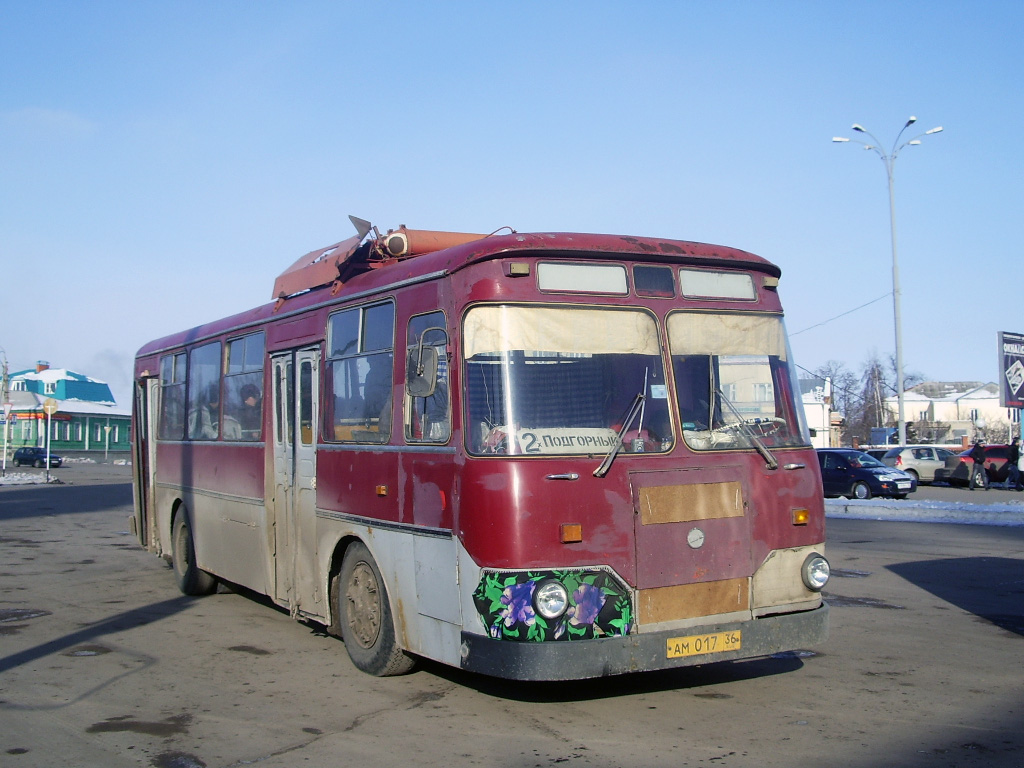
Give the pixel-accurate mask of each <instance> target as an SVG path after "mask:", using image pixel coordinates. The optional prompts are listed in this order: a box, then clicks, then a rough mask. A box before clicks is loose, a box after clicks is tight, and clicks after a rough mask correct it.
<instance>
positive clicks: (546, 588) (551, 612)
mask: <svg viewBox="0 0 1024 768" xmlns="http://www.w3.org/2000/svg"><path fill="white" fill-rule="evenodd" d="M568 607H569V593H568V591H566V589H565V585H564V584H562V582H560V581H556V580H555V579H549V580H547V581H542V582H541V583H540V584H538V585H537V589H536V590H534V593H533V609H534V610H535V611H536V612H537V613H538V615H540V616H541V617H542V618H544V619H547V620H549V621H550V620H551V619H557V618H558V617H559V616H561V615H562V614H563V613H565V610H566V609H567V608H568Z"/></svg>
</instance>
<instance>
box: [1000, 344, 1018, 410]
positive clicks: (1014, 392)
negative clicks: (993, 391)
mask: <svg viewBox="0 0 1024 768" xmlns="http://www.w3.org/2000/svg"><path fill="white" fill-rule="evenodd" d="M999 370H1000V371H1001V372H1002V376H1000V377H999V404H1000V405H1001V406H1002V407H1003V408H1024V334H1020V333H1009V332H1007V331H1000V332H999Z"/></svg>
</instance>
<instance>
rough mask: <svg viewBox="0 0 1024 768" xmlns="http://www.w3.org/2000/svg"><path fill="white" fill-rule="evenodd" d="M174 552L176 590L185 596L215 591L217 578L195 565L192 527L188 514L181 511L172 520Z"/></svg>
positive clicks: (172, 557)
mask: <svg viewBox="0 0 1024 768" xmlns="http://www.w3.org/2000/svg"><path fill="white" fill-rule="evenodd" d="M173 546H174V552H173V554H172V556H171V564H172V565H173V566H174V577H175V578H176V579H177V581H178V589H180V590H181V591H182V593H183V594H186V595H194V596H198V595H209V594H212V593H213V592H214V591H216V589H217V577H216V576H214V575H213V574H212V573H207V572H206V571H204V570H202V569H201V568H200V567H199V566H198V565H196V547H195V542H194V541H193V539H192V526H191V525H189V521H188V513H187V512H186V511H185V510H184V509H181V510H180V511H179V512H178V514H177V516H176V517H175V518H174V536H173Z"/></svg>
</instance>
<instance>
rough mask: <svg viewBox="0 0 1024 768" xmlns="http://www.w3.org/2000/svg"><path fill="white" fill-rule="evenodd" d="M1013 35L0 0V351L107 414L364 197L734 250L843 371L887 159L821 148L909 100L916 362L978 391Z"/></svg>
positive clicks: (368, 205) (869, 265)
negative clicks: (757, 268) (109, 403)
mask: <svg viewBox="0 0 1024 768" xmlns="http://www.w3.org/2000/svg"><path fill="white" fill-rule="evenodd" d="M1022 38H1024V3H1020V2H984V1H982V2H972V3H964V2H943V1H941V0H940V1H938V2H930V3H916V2H913V3H911V2H908V3H891V2H860V3H854V4H850V3H834V2H715V3H704V2H700V3H698V2H642V1H637V2H630V3H623V2H585V3H584V2H560V3H550V2H516V3H511V2H504V3H502V2H494V3H481V2H454V3H444V2H439V3H422V2H409V3H406V2H390V3H373V2H358V3H349V2H287V3H284V2H269V1H267V2H253V1H252V0H245V1H244V2H242V1H220V2H188V1H182V0H178V1H176V2H146V1H144V0H143V1H140V2H128V1H127V0H126V1H124V2H46V1H45V0H39V1H38V2H28V1H24V2H23V1H18V2H13V1H12V0H0V264H2V274H0V278H2V285H3V286H4V295H3V299H2V301H0V347H2V348H3V349H5V350H6V353H7V357H8V359H9V361H10V364H11V368H12V370H18V369H20V368H26V367H30V366H31V365H33V364H34V363H35V361H36V360H38V359H45V360H48V361H49V362H50V363H51V364H52V365H53V366H55V367H67V368H71V369H72V370H76V371H79V372H82V373H86V374H89V375H93V376H96V377H98V378H102V379H105V380H106V381H108V382H109V383H110V384H111V385H112V387H113V389H114V392H115V395H116V396H117V397H118V399H119V401H120V402H122V403H123V404H128V399H127V395H128V391H129V381H130V366H131V358H132V356H133V354H134V352H135V350H136V349H137V348H138V347H139V346H141V345H142V344H143V343H145V342H147V341H149V340H150V339H153V338H156V337H159V336H162V335H165V334H167V333H171V332H174V331H178V330H183V329H185V328H188V327H191V326H194V325H197V324H199V323H202V322H206V321H208V320H212V319H215V318H217V317H221V316H224V315H227V314H231V313H234V312H237V311H241V310H243V309H247V308H249V307H252V306H256V305H258V304H262V303H265V302H266V301H268V300H269V298H270V293H271V287H272V284H273V281H274V278H275V276H276V275H277V274H278V273H279V272H281V271H282V270H283V269H284V268H285V267H287V266H288V265H289V264H290V263H291V262H292V261H294V259H296V258H297V257H298V256H300V255H301V254H303V253H305V252H307V251H309V250H312V249H314V248H317V247H321V246H324V245H328V244H330V243H333V242H336V241H338V240H340V239H343V238H346V237H349V236H350V235H351V234H352V229H351V226H350V224H349V222H348V219H347V215H348V214H355V215H357V216H360V217H362V218H366V219H370V220H371V221H372V222H373V223H374V224H376V225H378V226H379V227H380V228H381V229H382V230H383V229H387V228H390V227H396V226H398V225H399V224H407V225H409V226H410V227H414V228H422V229H453V230H459V231H477V232H488V231H492V230H494V229H497V228H499V227H501V226H511V227H513V228H515V229H517V230H519V231H550V230H557V231H593V232H614V233H624V234H637V235H656V236H663V237H674V238H680V239H685V240H698V241H704V242H712V243H721V244H726V245H731V246H736V247H739V248H743V249H746V250H749V251H753V252H755V253H758V254H760V255H762V256H765V257H766V258H768V259H770V260H772V261H774V262H776V263H777V264H779V265H780V266H781V267H782V270H783V277H782V283H781V286H780V292H781V295H782V298H783V301H784V303H785V306H786V307H787V324H788V327H789V330H790V332H791V334H793V333H795V335H794V336H793V346H794V352H795V356H796V360H797V363H798V364H800V365H801V366H802V367H804V368H808V369H814V368H816V367H817V366H819V365H821V364H822V363H824V362H826V361H828V360H841V361H844V362H846V363H847V365H849V366H850V367H851V368H858V367H859V366H860V365H861V363H863V362H864V360H866V359H867V358H868V357H869V356H871V355H872V354H878V355H879V356H881V357H883V358H884V357H888V356H890V355H891V354H892V353H893V348H894V343H893V319H892V299H891V295H889V294H890V291H891V288H892V272H891V267H892V261H891V250H890V240H889V212H888V211H889V209H888V197H887V192H886V177H885V171H884V166H883V164H882V162H881V161H880V160H879V158H878V157H876V156H875V155H874V154H872V153H870V152H865V151H864V150H863V149H862V148H860V147H858V146H856V145H853V144H845V145H842V144H833V143H832V141H831V139H832V137H833V136H836V135H840V136H851V135H852V134H851V132H850V125H851V124H852V123H854V122H857V123H861V124H863V125H864V126H865V127H867V128H868V129H869V130H871V131H872V132H873V133H875V134H876V135H877V136H878V137H879V139H881V140H882V141H883V142H884V143H885V144H886V145H887V148H888V145H889V144H890V143H891V142H892V141H893V140H894V139H895V137H896V134H897V133H898V132H899V130H900V128H901V127H902V126H903V124H904V122H905V121H906V120H907V118H908V117H909V116H910V115H915V116H916V117H918V119H919V122H918V124H917V125H916V126H915V128H917V127H920V129H921V130H922V131H923V130H926V129H928V128H931V127H933V126H937V125H941V126H943V127H944V129H945V130H944V132H943V133H940V134H938V135H935V136H928V137H926V138H925V140H924V142H923V143H922V145H921V146H914V147H908V148H907V149H905V150H904V151H903V152H902V153H901V155H900V157H899V160H898V161H897V163H896V219H897V235H898V242H899V254H900V268H901V284H902V289H903V318H904V349H905V363H906V368H907V370H908V371H912V372H918V373H921V374H922V375H924V376H925V377H926V378H928V379H932V380H986V381H996V380H998V376H999V375H1000V372H999V370H998V359H997V350H996V334H997V332H998V331H1015V332H1024V312H1022V311H1021V306H1022V302H1021V299H1020V296H1021V289H1022V284H1024V269H1022V259H1021V258H1020V241H1021V234H1020V230H1021V220H1022V219H1024V216H1022V214H1021V212H1020V208H1021V202H1022V194H1021V193H1022V185H1024V104H1022V85H1021V84H1022V83H1024V72H1022V66H1021V65H1022V53H1021V50H1022V45H1021V40H1022ZM908 135H913V134H908ZM880 297H884V298H881V300H879V301H876V302H875V303H873V304H870V305H869V306H867V307H865V308H863V309H860V310H858V311H856V312H852V313H850V314H847V315H845V316H843V317H841V318H839V319H837V320H833V321H832V322H828V323H826V324H824V325H820V326H818V327H814V328H812V329H811V330H806V331H804V329H806V328H810V327H812V326H817V325H818V324H819V323H822V322H824V321H826V320H829V319H830V318H833V317H835V316H837V315H839V314H841V313H843V312H846V311H848V310H851V309H854V308H856V307H859V306H861V305H863V304H865V303H867V302H870V301H872V300H874V299H878V298H880ZM800 331H803V332H802V333H801V332H800Z"/></svg>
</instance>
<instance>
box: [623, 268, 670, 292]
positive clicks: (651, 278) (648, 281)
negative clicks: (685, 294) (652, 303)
mask: <svg viewBox="0 0 1024 768" xmlns="http://www.w3.org/2000/svg"><path fill="white" fill-rule="evenodd" d="M633 290H634V291H636V295H637V296H657V297H659V298H662V299H671V298H672V297H673V296H675V295H676V286H675V282H674V281H673V280H672V267H642V266H636V267H633Z"/></svg>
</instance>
